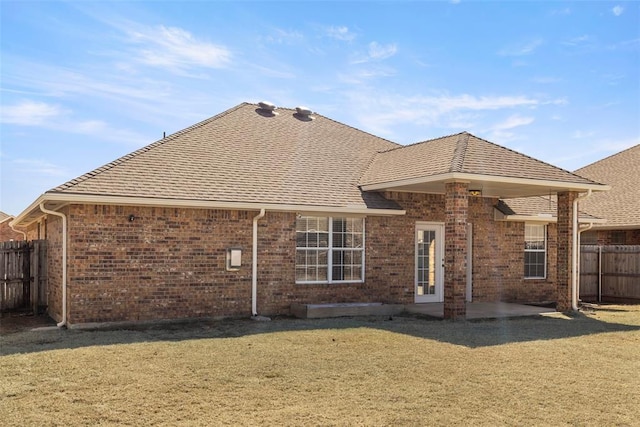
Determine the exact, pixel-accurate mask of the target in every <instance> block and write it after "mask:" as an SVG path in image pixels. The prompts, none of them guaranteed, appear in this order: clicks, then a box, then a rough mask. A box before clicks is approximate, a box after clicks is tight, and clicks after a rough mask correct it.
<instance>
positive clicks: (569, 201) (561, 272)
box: [556, 191, 578, 312]
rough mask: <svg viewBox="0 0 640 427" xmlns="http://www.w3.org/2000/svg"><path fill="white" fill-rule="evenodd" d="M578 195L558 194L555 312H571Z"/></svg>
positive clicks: (570, 192) (568, 192)
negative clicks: (556, 297) (575, 210)
mask: <svg viewBox="0 0 640 427" xmlns="http://www.w3.org/2000/svg"><path fill="white" fill-rule="evenodd" d="M576 197H578V193H576V192H573V191H567V192H562V193H558V250H557V260H556V261H557V263H558V272H557V279H556V280H557V283H556V288H557V290H558V301H557V305H556V310H558V311H561V312H566V311H571V258H572V254H573V201H574V200H575V199H576Z"/></svg>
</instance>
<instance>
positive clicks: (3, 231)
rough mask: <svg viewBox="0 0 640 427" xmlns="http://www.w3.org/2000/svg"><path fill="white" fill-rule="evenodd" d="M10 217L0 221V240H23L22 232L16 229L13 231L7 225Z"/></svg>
mask: <svg viewBox="0 0 640 427" xmlns="http://www.w3.org/2000/svg"><path fill="white" fill-rule="evenodd" d="M11 221H12V219H7V220H5V221H3V222H0V242H8V241H10V240H24V236H23V235H22V233H18V232H17V231H13V229H12V228H11V227H9V223H10V222H11Z"/></svg>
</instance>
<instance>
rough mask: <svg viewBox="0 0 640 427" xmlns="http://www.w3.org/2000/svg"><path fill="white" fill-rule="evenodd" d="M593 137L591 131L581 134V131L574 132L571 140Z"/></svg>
mask: <svg viewBox="0 0 640 427" xmlns="http://www.w3.org/2000/svg"><path fill="white" fill-rule="evenodd" d="M593 135H595V133H594V132H593V131H589V132H583V131H581V130H576V131H574V132H573V134H572V135H571V138H574V139H584V138H591V137H592V136H593Z"/></svg>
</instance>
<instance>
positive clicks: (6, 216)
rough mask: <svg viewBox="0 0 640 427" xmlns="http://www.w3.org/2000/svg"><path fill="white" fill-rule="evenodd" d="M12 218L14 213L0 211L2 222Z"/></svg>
mask: <svg viewBox="0 0 640 427" xmlns="http://www.w3.org/2000/svg"><path fill="white" fill-rule="evenodd" d="M11 218H13V215H9V214H6V213H4V212H2V211H0V223H2V222H5V221H7V220H10V219H11Z"/></svg>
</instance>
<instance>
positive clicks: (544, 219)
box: [493, 208, 607, 224]
mask: <svg viewBox="0 0 640 427" xmlns="http://www.w3.org/2000/svg"><path fill="white" fill-rule="evenodd" d="M493 219H494V220H495V221H510V222H540V223H546V224H549V223H556V222H558V218H557V217H555V216H553V215H549V214H538V215H518V214H513V215H507V214H504V213H502V212H501V211H500V210H499V209H496V208H494V209H493ZM578 222H580V223H581V224H605V223H606V222H607V220H606V219H602V218H593V217H590V216H580V217H579V218H578Z"/></svg>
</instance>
